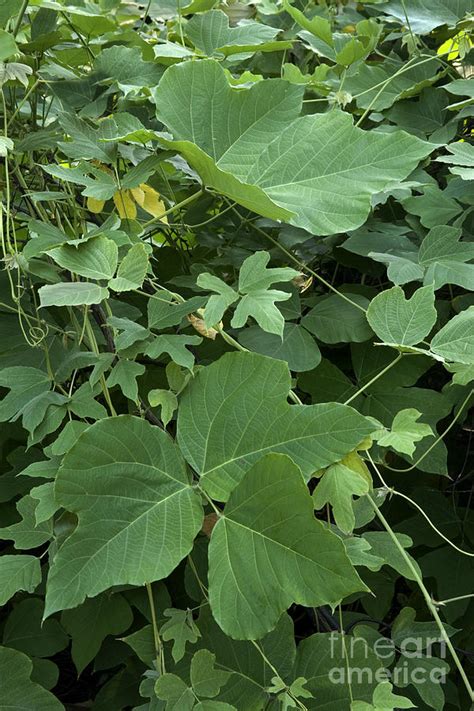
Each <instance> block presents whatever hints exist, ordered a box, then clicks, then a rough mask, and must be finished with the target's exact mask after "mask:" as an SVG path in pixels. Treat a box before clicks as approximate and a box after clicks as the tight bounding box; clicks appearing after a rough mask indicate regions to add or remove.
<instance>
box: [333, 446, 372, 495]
mask: <svg viewBox="0 0 474 711" xmlns="http://www.w3.org/2000/svg"><path fill="white" fill-rule="evenodd" d="M340 464H343V465H344V466H345V467H347V468H348V469H351V470H352V471H353V472H356V473H357V474H360V476H361V477H362V478H363V479H365V480H366V481H367V483H368V484H369V487H370V488H372V486H373V483H372V477H371V475H370V472H369V470H368V468H367V465H366V463H365V462H364V460H363V459H362V457H361V456H360V455H359V454H358V453H357V452H356V451H355V450H354V451H353V452H349V454H346V456H345V457H344V459H341V461H340Z"/></svg>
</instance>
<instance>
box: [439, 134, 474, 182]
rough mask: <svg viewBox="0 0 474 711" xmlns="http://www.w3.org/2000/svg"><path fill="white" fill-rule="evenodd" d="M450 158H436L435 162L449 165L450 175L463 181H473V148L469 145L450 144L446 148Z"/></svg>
mask: <svg viewBox="0 0 474 711" xmlns="http://www.w3.org/2000/svg"><path fill="white" fill-rule="evenodd" d="M446 148H447V149H448V151H449V152H450V153H451V154H452V155H451V156H438V158H437V159H436V160H438V161H440V162H441V163H449V164H450V165H451V166H454V167H451V168H450V169H449V171H450V173H453V174H454V175H459V176H460V177H461V178H462V179H463V180H474V146H471V144H470V143H451V144H450V145H449V146H446Z"/></svg>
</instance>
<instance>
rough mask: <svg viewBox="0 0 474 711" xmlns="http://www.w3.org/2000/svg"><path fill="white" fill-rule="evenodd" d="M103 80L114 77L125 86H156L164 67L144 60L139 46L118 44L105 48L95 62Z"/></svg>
mask: <svg viewBox="0 0 474 711" xmlns="http://www.w3.org/2000/svg"><path fill="white" fill-rule="evenodd" d="M94 70H95V71H96V73H97V75H98V78H100V80H101V81H104V79H112V80H114V81H116V82H117V83H118V84H119V85H121V86H122V88H123V87H125V88H126V87H129V86H131V87H133V86H138V87H143V86H156V84H158V82H159V81H160V77H161V74H162V69H161V67H159V66H158V65H156V64H155V63H154V62H144V61H143V59H142V52H141V50H140V48H139V47H124V46H121V45H116V46H114V47H108V48H106V49H103V50H102V51H101V52H100V53H99V54H98V56H97V58H96V60H95V62H94Z"/></svg>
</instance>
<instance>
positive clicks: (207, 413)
mask: <svg viewBox="0 0 474 711" xmlns="http://www.w3.org/2000/svg"><path fill="white" fill-rule="evenodd" d="M289 390H290V373H289V370H288V366H287V364H286V363H284V362H283V361H278V360H273V359H272V358H267V357H265V356H261V355H257V354H256V353H229V354H227V355H224V356H223V357H222V358H220V359H219V360H218V361H217V362H215V363H213V364H212V365H210V366H208V367H207V368H205V369H204V370H202V371H200V372H199V373H198V375H197V376H196V377H195V378H194V380H193V381H192V382H191V383H190V384H189V385H188V387H187V388H186V390H185V392H184V394H183V397H182V399H181V403H180V408H179V411H178V441H179V444H180V447H181V451H182V452H183V454H184V456H185V457H186V459H187V460H188V462H189V463H190V464H191V466H192V467H193V468H194V469H195V470H196V471H197V472H198V473H199V474H200V476H201V482H202V484H203V485H204V487H205V488H206V490H207V491H208V492H209V493H210V494H211V495H212V496H213V497H215V498H217V499H220V500H223V501H225V500H226V499H227V498H228V497H229V494H230V492H231V491H232V489H233V488H234V487H235V485H236V484H237V483H238V482H239V481H240V479H241V478H242V476H243V474H244V473H245V472H246V471H247V470H248V469H249V468H250V467H251V466H252V464H254V463H255V462H256V461H257V460H258V459H260V457H261V456H263V455H264V454H266V453H269V452H279V453H282V454H288V455H289V456H290V457H291V458H292V459H293V460H294V462H295V463H296V464H297V465H298V466H299V467H300V468H301V470H302V472H303V475H304V477H305V479H309V478H310V477H311V475H312V474H313V473H314V472H315V471H316V470H318V469H321V468H323V467H326V466H328V465H329V464H333V463H334V462H336V461H338V460H340V459H342V458H343V457H344V455H345V454H347V453H348V452H350V451H351V450H353V449H354V448H355V447H356V446H357V445H358V444H359V443H360V442H361V441H362V440H363V439H364V438H365V437H366V436H367V435H368V434H370V432H372V431H373V430H374V429H375V425H374V423H372V422H370V421H369V420H367V419H366V418H365V417H362V416H361V415H359V413H357V412H356V411H355V410H353V409H352V408H351V407H349V406H346V405H340V404H339V403H328V404H324V405H312V406H306V405H289V404H288V402H287V397H288V393H289Z"/></svg>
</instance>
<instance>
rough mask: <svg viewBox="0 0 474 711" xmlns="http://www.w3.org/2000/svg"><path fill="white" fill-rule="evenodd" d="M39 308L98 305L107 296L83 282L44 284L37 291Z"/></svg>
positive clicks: (94, 286) (95, 286)
mask: <svg viewBox="0 0 474 711" xmlns="http://www.w3.org/2000/svg"><path fill="white" fill-rule="evenodd" d="M38 293H39V297H40V302H41V306H83V305H88V304H100V302H101V301H103V300H104V299H106V298H107V297H108V295H109V292H108V290H107V289H106V288H105V287H103V286H99V285H98V284H92V283H90V282H85V281H70V282H60V283H59V284H46V286H42V287H41V288H40V289H39V290H38Z"/></svg>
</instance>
